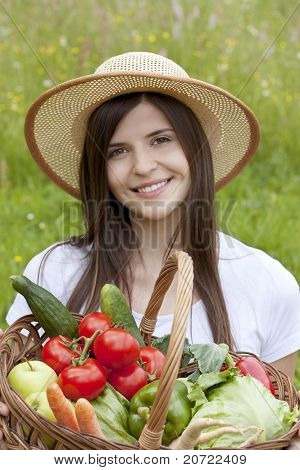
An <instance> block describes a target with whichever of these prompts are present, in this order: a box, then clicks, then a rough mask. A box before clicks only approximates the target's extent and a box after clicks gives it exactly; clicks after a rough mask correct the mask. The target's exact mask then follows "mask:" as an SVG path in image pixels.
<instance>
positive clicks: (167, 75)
mask: <svg viewBox="0 0 300 470" xmlns="http://www.w3.org/2000/svg"><path fill="white" fill-rule="evenodd" d="M138 91H140V92H142V91H146V92H147V91H151V92H158V93H162V94H166V95H169V96H173V97H174V98H176V99H177V100H179V101H181V102H182V103H184V104H185V105H186V106H188V107H189V108H190V109H191V110H192V111H193V112H194V114H195V115H196V117H197V119H198V120H199V121H200V123H201V125H202V127H203V130H204V132H205V133H206V135H207V138H208V141H209V144H210V148H211V152H212V157H213V166H214V175H215V185H216V189H217V190H218V189H220V188H221V187H223V186H224V185H225V184H227V183H228V182H229V181H230V180H232V179H233V178H234V177H235V176H236V175H237V174H238V173H239V172H240V171H241V170H242V169H243V167H244V166H245V165H246V164H247V163H248V161H249V160H250V158H251V156H252V155H253V154H254V152H255V150H256V149H257V146H258V143H259V137H260V130H259V123H258V121H257V119H256V117H255V115H254V114H253V112H252V111H251V110H250V109H249V108H248V107H247V106H246V105H245V104H244V103H243V102H242V101H240V100H239V99H238V98H236V97H235V96H233V95H231V94H230V93H228V92H227V91H225V90H223V89H222V88H219V87H217V86H214V85H211V84H209V83H206V82H203V81H200V80H197V79H194V78H190V77H189V75H188V74H187V73H186V72H185V70H183V69H182V68H181V67H180V66H179V65H177V64H176V63H175V62H173V61H172V60H170V59H167V58H166V57H163V56H161V55H159V54H153V53H151V52H128V53H125V54H121V55H117V56H114V57H111V58H110V59H108V60H107V61H105V62H103V63H102V64H100V65H99V67H98V68H97V69H96V71H95V73H93V74H91V75H86V76H83V77H79V78H75V79H72V80H68V81H66V82H64V83H61V84H59V85H57V86H54V87H52V88H50V89H49V90H47V91H45V92H44V93H43V94H42V95H40V96H39V97H38V98H37V99H36V100H35V101H34V103H33V104H32V105H31V106H30V108H29V110H28V112H27V115H26V119H25V138H26V142H27V145H28V147H29V150H30V152H31V154H32V156H33V158H34V159H35V160H36V162H37V164H38V165H39V166H40V167H41V169H42V170H43V171H44V172H45V173H46V174H47V175H48V176H49V178H51V179H52V180H53V181H54V182H55V183H56V184H57V185H58V186H60V187H61V188H63V189H64V190H65V191H66V192H67V193H69V194H71V195H72V196H74V197H75V198H77V199H80V191H79V163H80V158H81V153H82V148H83V143H84V138H85V133H86V123H87V120H88V118H89V116H90V115H91V113H92V112H93V111H94V109H96V108H97V107H98V106H100V105H101V104H102V103H104V102H105V101H107V100H109V99H111V98H113V97H115V96H118V95H122V94H125V93H133V92H138Z"/></svg>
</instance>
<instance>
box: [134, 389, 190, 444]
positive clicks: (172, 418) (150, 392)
mask: <svg viewBox="0 0 300 470" xmlns="http://www.w3.org/2000/svg"><path fill="white" fill-rule="evenodd" d="M158 384H159V380H155V381H154V382H151V383H149V384H147V385H145V386H144V387H142V388H141V389H140V390H139V391H138V392H137V393H136V394H135V395H134V396H133V397H132V398H131V400H130V410H129V416H128V427H129V432H130V433H131V434H132V436H134V437H135V438H136V439H138V438H139V437H140V435H141V433H142V430H143V428H144V426H145V424H146V421H147V420H148V418H149V416H150V411H151V407H152V405H153V402H154V400H155V396H156V392H157V388H158ZM187 394H188V389H187V387H186V385H185V384H184V383H183V382H180V381H179V380H176V382H175V385H174V388H173V391H172V395H171V399H170V403H169V409H168V413H167V417H166V422H165V427H164V432H163V436H162V444H163V445H168V444H169V443H170V442H171V441H172V440H173V439H175V438H176V437H178V436H180V434H181V433H182V432H183V430H184V428H185V427H186V426H187V425H188V423H189V422H190V420H191V417H192V411H191V408H192V402H191V401H190V400H189V399H188V397H187Z"/></svg>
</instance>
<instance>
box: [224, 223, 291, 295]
mask: <svg viewBox="0 0 300 470" xmlns="http://www.w3.org/2000/svg"><path fill="white" fill-rule="evenodd" d="M218 235H219V243H220V245H219V246H220V248H219V260H220V262H224V263H226V261H229V262H232V263H231V266H232V269H234V267H235V266H236V269H238V270H239V271H241V270H243V272H244V273H245V274H246V273H247V274H248V275H251V273H252V276H254V278H256V279H257V280H261V279H262V278H263V277H264V278H266V280H267V281H268V282H270V281H271V282H272V284H273V285H274V286H280V285H282V283H283V284H284V285H285V286H286V285H290V286H292V288H294V289H295V288H297V289H298V290H299V287H298V282H297V280H296V279H295V276H294V275H293V274H292V273H291V272H290V271H289V270H288V269H287V268H286V267H285V266H284V265H283V263H282V262H281V261H280V260H278V259H276V258H275V257H273V256H271V255H270V254H268V253H267V252H266V251H264V250H262V249H260V248H256V247H253V246H250V245H247V244H246V243H244V242H242V241H240V240H238V239H237V238H234V237H232V236H230V235H228V234H225V233H224V232H218Z"/></svg>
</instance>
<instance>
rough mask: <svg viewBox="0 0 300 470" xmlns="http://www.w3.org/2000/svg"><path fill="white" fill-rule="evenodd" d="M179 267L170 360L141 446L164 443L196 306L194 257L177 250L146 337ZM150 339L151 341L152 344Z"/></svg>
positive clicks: (152, 306)
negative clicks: (190, 319) (171, 404)
mask: <svg viewBox="0 0 300 470" xmlns="http://www.w3.org/2000/svg"><path fill="white" fill-rule="evenodd" d="M177 269H178V286H177V291H176V306H175V312H174V317H173V323H172V330H171V336H170V342H169V347H168V352H167V356H166V357H167V360H166V363H165V365H164V367H163V370H162V373H161V376H160V379H159V385H158V389H157V393H156V397H155V400H154V403H153V406H152V409H151V413H150V416H149V419H148V421H147V423H146V425H145V427H144V429H143V431H142V434H141V435H140V438H139V445H140V449H149V450H151V449H152V450H155V449H159V448H160V446H161V440H162V435H163V431H164V424H165V420H166V416H167V412H168V407H169V401H170V398H171V394H172V390H173V387H174V384H175V380H176V379H177V376H178V371H179V367H180V362H181V357H182V352H183V346H184V340H185V336H186V329H187V322H188V317H189V314H190V311H191V308H192V301H193V283H194V269H193V260H192V258H191V257H190V256H189V255H188V254H187V253H186V252H184V251H179V250H177V251H174V252H173V253H172V254H171V255H170V256H169V257H168V259H167V261H166V263H165V265H164V266H163V268H162V270H161V272H160V274H159V276H158V278H157V281H156V283H155V286H154V290H153V293H152V295H151V298H150V301H149V304H148V307H147V309H146V312H145V315H144V317H143V319H142V321H141V325H140V329H141V332H142V335H143V336H144V338H145V339H147V338H148V339H149V335H150V337H151V335H152V333H153V331H154V328H155V324H156V320H157V315H158V312H159V309H160V307H161V304H162V302H163V299H164V295H165V293H166V292H167V290H168V288H169V286H170V285H171V282H172V280H173V278H174V275H175V272H176V270H177ZM149 343H150V340H149V341H148V344H149Z"/></svg>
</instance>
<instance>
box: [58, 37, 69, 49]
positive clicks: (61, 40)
mask: <svg viewBox="0 0 300 470" xmlns="http://www.w3.org/2000/svg"><path fill="white" fill-rule="evenodd" d="M59 44H60V45H61V46H62V47H66V46H67V45H68V40H67V38H66V36H60V38H59Z"/></svg>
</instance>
